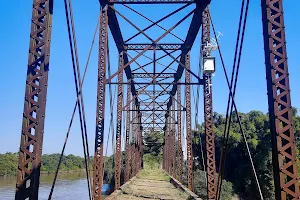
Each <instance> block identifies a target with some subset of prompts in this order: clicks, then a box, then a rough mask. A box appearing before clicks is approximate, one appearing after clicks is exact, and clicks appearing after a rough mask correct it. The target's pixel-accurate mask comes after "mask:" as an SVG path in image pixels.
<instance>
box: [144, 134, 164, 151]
mask: <svg viewBox="0 0 300 200" xmlns="http://www.w3.org/2000/svg"><path fill="white" fill-rule="evenodd" d="M163 137H164V136H163V133H162V132H158V131H153V132H148V133H145V134H144V153H145V154H151V155H153V156H158V155H159V154H160V153H161V150H162V145H163V140H164V138H163Z"/></svg>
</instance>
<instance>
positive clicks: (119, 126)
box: [115, 52, 124, 190]
mask: <svg viewBox="0 0 300 200" xmlns="http://www.w3.org/2000/svg"><path fill="white" fill-rule="evenodd" d="M123 65H124V59H123V52H121V53H120V54H119V69H120V68H122V67H123ZM118 83H123V70H121V71H120V72H119V74H118ZM123 90H124V89H123V84H118V97H117V98H118V99H117V129H116V130H117V131H116V155H115V190H117V189H119V187H120V186H121V166H122V152H121V141H122V139H121V135H122V109H123V95H124V91H123Z"/></svg>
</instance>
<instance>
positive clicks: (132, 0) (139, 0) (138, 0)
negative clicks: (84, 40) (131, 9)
mask: <svg viewBox="0 0 300 200" xmlns="http://www.w3.org/2000/svg"><path fill="white" fill-rule="evenodd" d="M109 2H110V3H115V4H160V3H163V4H174V3H194V2H195V0H109Z"/></svg>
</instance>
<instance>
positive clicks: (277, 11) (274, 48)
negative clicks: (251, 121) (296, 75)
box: [261, 0, 300, 200]
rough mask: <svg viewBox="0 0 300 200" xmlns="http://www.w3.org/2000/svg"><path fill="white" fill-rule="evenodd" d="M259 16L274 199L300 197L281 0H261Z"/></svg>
mask: <svg viewBox="0 0 300 200" xmlns="http://www.w3.org/2000/svg"><path fill="white" fill-rule="evenodd" d="M261 5H262V19H263V34H264V46H265V61H266V62H265V63H266V77H267V89H268V102H269V115H270V128H271V133H272V148H273V152H272V153H273V171H274V183H275V196H276V199H277V200H285V199H295V200H296V199H300V192H299V177H298V171H297V167H298V166H297V158H296V146H295V135H294V127H293V120H292V106H291V97H290V86H289V74H288V63H287V52H286V40H285V29H284V18H283V7H282V0H272V1H271V0H262V1H261Z"/></svg>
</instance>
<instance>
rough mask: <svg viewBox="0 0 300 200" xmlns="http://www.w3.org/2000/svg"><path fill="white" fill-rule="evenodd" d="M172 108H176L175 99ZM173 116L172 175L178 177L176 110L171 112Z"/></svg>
mask: <svg viewBox="0 0 300 200" xmlns="http://www.w3.org/2000/svg"><path fill="white" fill-rule="evenodd" d="M172 108H173V109H175V102H174V101H173V105H172ZM179 112H180V111H179ZM171 116H172V118H170V120H171V122H172V124H170V126H171V128H172V136H171V137H172V154H173V155H172V159H173V160H172V164H173V168H172V176H173V177H176V167H177V166H176V132H175V124H176V122H175V111H172V112H171Z"/></svg>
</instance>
